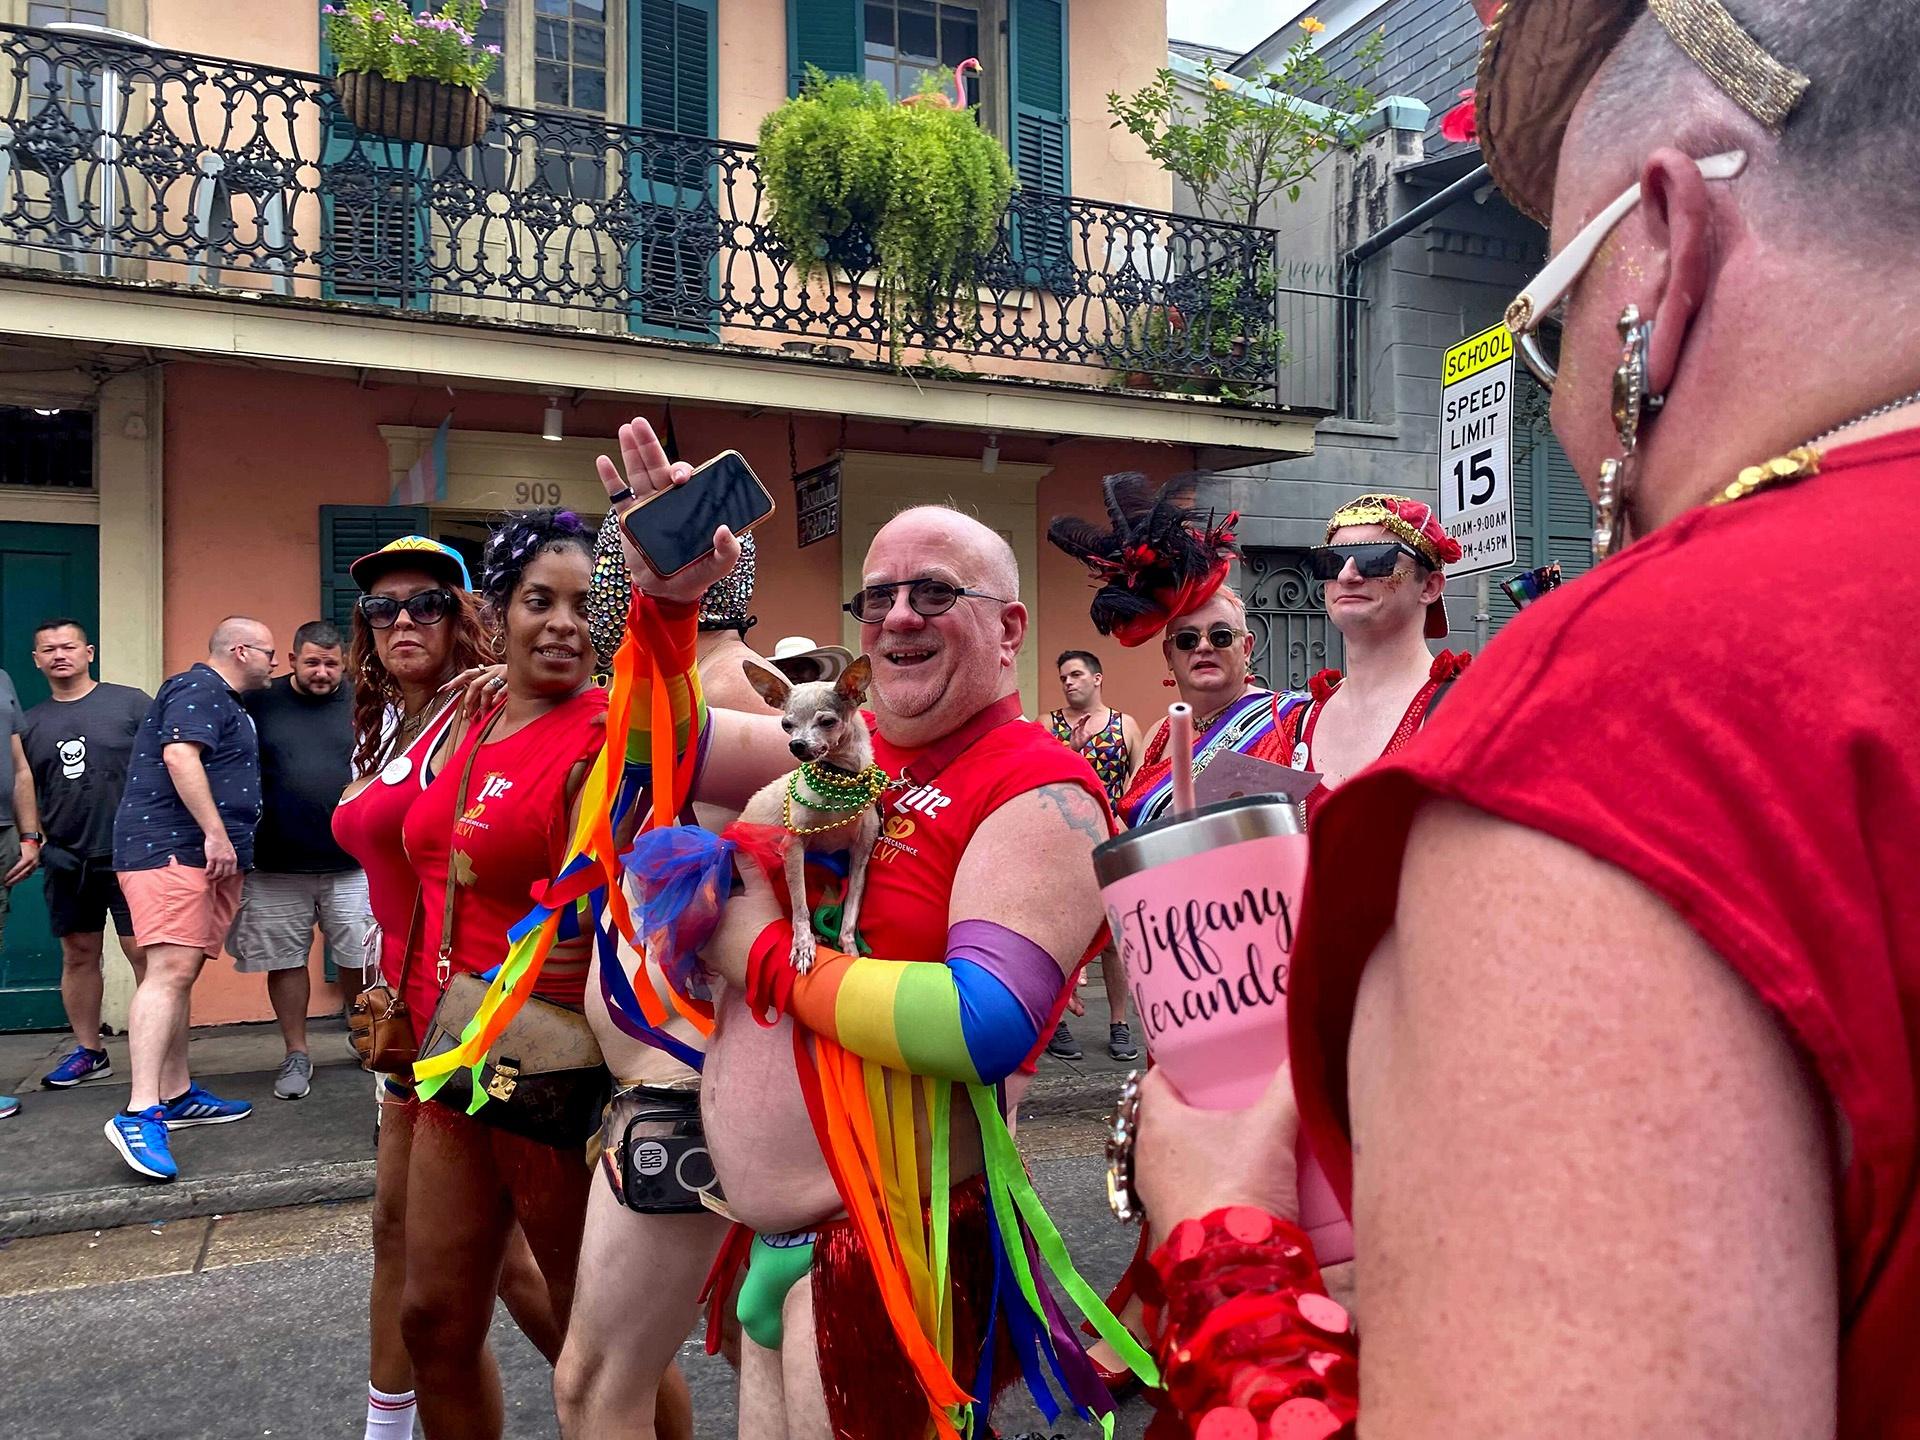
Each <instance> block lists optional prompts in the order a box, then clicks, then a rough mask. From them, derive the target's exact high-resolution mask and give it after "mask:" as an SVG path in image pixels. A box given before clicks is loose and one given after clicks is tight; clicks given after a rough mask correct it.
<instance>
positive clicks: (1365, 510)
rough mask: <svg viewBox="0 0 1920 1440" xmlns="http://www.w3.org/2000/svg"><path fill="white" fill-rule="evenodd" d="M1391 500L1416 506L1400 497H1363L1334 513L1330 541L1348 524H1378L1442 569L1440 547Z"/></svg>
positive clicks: (1328, 523) (1330, 525)
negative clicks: (1396, 508) (1394, 506)
mask: <svg viewBox="0 0 1920 1440" xmlns="http://www.w3.org/2000/svg"><path fill="white" fill-rule="evenodd" d="M1390 500H1397V501H1400V502H1401V503H1402V504H1409V505H1410V504H1415V503H1417V502H1415V501H1411V500H1407V499H1406V498H1405V497H1403V496H1399V495H1362V496H1361V497H1360V498H1359V499H1358V500H1355V501H1353V502H1352V503H1351V504H1348V505H1342V506H1341V507H1340V508H1339V509H1338V510H1336V511H1334V512H1333V518H1332V519H1330V520H1328V521H1327V539H1329V540H1331V539H1333V535H1334V532H1335V531H1336V530H1343V529H1345V528H1346V527H1347V526H1349V525H1379V526H1382V527H1384V528H1385V529H1386V531H1387V532H1388V533H1389V534H1391V535H1393V536H1395V537H1397V538H1398V539H1401V540H1404V541H1406V543H1407V544H1409V545H1411V546H1412V547H1413V548H1414V549H1416V550H1418V551H1419V552H1420V553H1421V554H1422V555H1424V556H1426V558H1427V562H1428V563H1429V564H1431V565H1432V566H1433V567H1434V568H1435V569H1439V568H1440V567H1441V566H1442V565H1443V564H1444V563H1445V562H1444V561H1442V560H1441V558H1440V551H1439V548H1438V547H1437V546H1436V545H1435V544H1434V543H1433V541H1432V540H1431V539H1429V538H1428V537H1427V536H1426V534H1425V533H1424V532H1423V531H1422V530H1421V529H1420V528H1419V527H1418V526H1416V525H1414V524H1412V523H1411V522H1410V521H1408V520H1407V519H1406V518H1405V517H1403V516H1402V515H1401V514H1400V512H1399V511H1398V510H1395V509H1394V508H1393V507H1392V506H1391V505H1389V504H1388V503H1387V502H1388V501H1390ZM1429 513H1431V512H1430V511H1429Z"/></svg>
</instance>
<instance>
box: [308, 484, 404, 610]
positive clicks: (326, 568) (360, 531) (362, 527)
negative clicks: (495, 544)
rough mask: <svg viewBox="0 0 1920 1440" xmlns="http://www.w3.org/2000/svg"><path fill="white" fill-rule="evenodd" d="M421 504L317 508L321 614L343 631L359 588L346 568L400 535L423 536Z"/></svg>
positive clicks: (328, 506) (327, 506) (324, 506)
mask: <svg viewBox="0 0 1920 1440" xmlns="http://www.w3.org/2000/svg"><path fill="white" fill-rule="evenodd" d="M426 530H427V510H426V507H425V506H424V505H322V506H321V507H320V613H321V614H322V615H323V616H325V617H326V618H327V619H329V620H331V621H333V623H334V624H336V625H338V626H339V627H340V629H341V631H342V632H343V633H344V632H345V631H346V630H347V626H348V624H349V623H350V622H351V621H352V619H353V602H354V598H355V597H356V596H357V595H359V593H360V587H359V586H358V585H356V584H354V583H353V576H351V575H349V574H348V573H347V567H348V566H349V565H351V564H353V562H354V561H356V560H358V559H359V558H360V557H361V556H362V555H366V554H369V553H370V552H372V551H375V550H378V549H379V548H380V547H381V546H382V545H384V544H386V543H387V542H388V541H389V540H398V539H399V538H400V537H401V536H402V535H424V534H425V533H426Z"/></svg>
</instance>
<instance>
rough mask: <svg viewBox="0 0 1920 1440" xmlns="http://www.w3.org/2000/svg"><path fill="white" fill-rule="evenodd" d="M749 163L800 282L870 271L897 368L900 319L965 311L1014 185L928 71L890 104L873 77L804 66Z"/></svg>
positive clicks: (994, 151)
mask: <svg viewBox="0 0 1920 1440" xmlns="http://www.w3.org/2000/svg"><path fill="white" fill-rule="evenodd" d="M759 167H760V180H761V184H762V186H763V187H764V189H765V192H766V196H767V203H768V208H769V211H770V217H769V223H770V224H771V226H772V229H773V233H774V237H775V239H776V240H777V241H778V242H779V244H780V246H781V248H783V249H784V250H785V251H786V252H787V254H788V255H789V256H790V257H791V259H792V260H793V263H794V264H795V265H796V266H797V267H798V268H799V270H800V273H801V274H802V276H810V275H813V274H816V273H819V272H821V271H824V270H830V269H831V270H837V271H839V272H840V273H842V274H844V275H846V276H847V277H848V278H853V277H855V276H858V275H861V274H864V273H866V272H867V271H872V272H873V274H874V276H875V279H876V280H877V282H878V285H879V290H880V297H881V304H882V306H883V308H884V311H885V313H886V317H887V329H888V338H889V340H890V342H891V345H892V350H893V356H894V359H895V361H896V362H897V361H898V360H899V356H900V350H901V344H902V332H903V329H904V325H905V322H906V320H907V318H909V317H916V318H924V317H930V316H932V315H935V314H937V313H938V311H939V310H940V309H941V308H942V307H944V306H949V305H961V306H962V308H964V309H968V310H970V309H971V306H972V290H973V287H974V284H975V281H976V278H977V276H978V273H979V267H980V262H981V260H982V258H983V257H984V256H985V255H986V254H987V253H988V252H989V251H990V250H992V249H993V247H994V246H995V244H996V243H998V241H999V238H1000V226H1001V221H1002V219H1003V217H1004V216H1005V215H1006V210H1007V203H1008V201H1009V200H1010V199H1011V198H1012V195H1013V185H1014V180H1013V169H1012V167H1011V166H1010V165H1009V164H1008V162H1007V156H1006V152H1005V151H1004V150H1002V149H1001V148H1000V145H999V142H998V141H996V140H995V139H994V138H993V137H992V136H991V135H988V134H987V133H986V132H985V131H984V130H982V129H981V128H980V126H979V124H978V123H977V122H976V121H975V119H974V116H973V112H972V111H971V110H970V109H962V108H960V107H959V106H957V105H956V104H954V103H953V102H952V101H951V100H949V99H947V97H946V96H945V95H944V93H943V92H942V90H941V88H940V80H939V78H938V77H935V76H929V77H928V79H927V80H926V82H925V83H924V84H923V86H922V91H921V94H920V95H918V96H914V97H912V103H896V102H895V101H893V100H892V99H890V98H889V97H888V95H887V92H886V91H885V90H884V89H882V88H881V87H880V86H879V85H878V84H876V83H875V82H873V81H870V80H857V79H853V78H850V77H844V76H843V77H837V78H834V79H828V78H827V77H826V76H824V75H822V74H821V73H820V72H819V71H818V70H812V71H809V73H808V77H807V83H806V85H805V87H804V88H803V89H802V90H801V93H800V94H799V95H797V96H795V97H794V98H793V99H791V100H789V101H787V103H786V104H784V105H782V106H781V107H780V108H779V109H778V110H775V111H774V112H773V113H772V114H771V115H769V116H767V118H766V119H765V120H764V121H763V122H762V123H761V126H760V151H759Z"/></svg>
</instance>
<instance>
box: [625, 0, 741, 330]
mask: <svg viewBox="0 0 1920 1440" xmlns="http://www.w3.org/2000/svg"><path fill="white" fill-rule="evenodd" d="M627 14H628V21H629V23H628V27H627V28H628V56H627V77H628V99H627V116H628V121H629V123H631V124H634V125H639V126H641V127H643V128H645V129H648V130H657V131H664V132H669V133H672V134H675V135H684V136H687V137H690V138H689V139H687V140H685V141H672V142H666V143H657V142H656V143H650V144H649V145H647V146H645V147H644V148H642V150H641V151H640V153H639V155H638V157H637V159H638V165H637V171H638V173H637V174H636V175H635V176H634V179H633V182H632V188H633V198H634V202H635V214H636V217H637V221H638V225H637V238H636V240H635V242H634V244H633V245H632V246H631V248H630V249H629V251H628V273H629V276H630V280H629V283H630V284H631V285H632V286H633V287H634V289H635V290H636V291H637V292H638V298H637V300H636V301H635V303H634V305H633V311H632V315H631V319H630V324H631V325H632V327H633V329H635V330H636V331H638V332H640V333H642V334H647V335H668V336H673V337H675V338H678V339H712V338H713V331H712V326H713V320H714V316H713V294H714V288H715V285H716V283H717V279H718V276H717V274H716V263H717V256H718V254H719V250H720V240H719V234H720V222H719V216H718V214H717V211H716V199H715V195H714V190H715V188H716V184H717V182H716V178H715V175H714V168H713V160H714V156H713V149H712V147H711V146H710V145H706V144H704V143H698V142H704V141H706V140H710V139H712V138H713V134H714V127H715V111H716V105H715V93H716V83H717V81H716V76H715V63H716V62H715V49H716V47H715V45H714V30H715V19H716V11H715V0H630V5H629V8H628V11H627Z"/></svg>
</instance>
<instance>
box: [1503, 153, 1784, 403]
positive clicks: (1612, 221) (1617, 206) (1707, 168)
mask: <svg viewBox="0 0 1920 1440" xmlns="http://www.w3.org/2000/svg"><path fill="white" fill-rule="evenodd" d="M1693 163H1694V164H1695V165H1696V166H1698V167H1699V169H1700V178H1701V179H1702V180H1731V179H1732V178H1733V177H1734V176H1736V175H1738V174H1739V173H1740V172H1741V171H1742V170H1744V169H1745V168H1746V165H1747V152H1746V151H1744V150H1728V151H1726V152H1725V153H1724V154H1720V155H1709V156H1707V158H1706V159H1704V160H1696V161H1694V162H1693ZM1639 203H1640V187H1639V185H1638V184H1635V185H1632V186H1629V187H1628V189H1627V191H1626V193H1625V194H1623V195H1621V196H1620V198H1619V199H1617V200H1615V201H1614V202H1613V203H1612V204H1611V205H1609V206H1607V208H1606V209H1604V210H1602V211H1601V212H1600V213H1599V214H1598V215H1596V216H1594V217H1593V219H1591V220H1589V221H1588V222H1587V223H1586V224H1585V225H1584V226H1582V227H1581V230H1580V233H1579V234H1578V235H1576V236H1574V237H1573V239H1571V240H1569V241H1568V242H1567V248H1566V249H1564V250H1562V251H1561V252H1560V253H1559V254H1558V255H1556V256H1554V257H1553V259H1551V260H1549V261H1548V262H1547V266H1546V269H1544V270H1542V271H1541V272H1540V273H1539V274H1538V275H1536V276H1534V277H1533V280H1532V281H1531V283H1529V284H1528V286H1527V288H1526V289H1524V290H1522V291H1521V292H1520V293H1519V294H1518V295H1516V296H1514V298H1513V303H1512V304H1510V305H1508V306H1507V314H1506V322H1507V329H1509V330H1510V331H1512V332H1513V338H1514V343H1515V344H1516V345H1517V346H1518V347H1519V350H1520V358H1521V359H1522V360H1524V361H1526V362H1527V369H1529V370H1531V371H1532V372H1533V373H1534V376H1535V377H1536V378H1537V379H1538V380H1539V381H1540V383H1541V384H1542V385H1544V386H1546V387H1547V389H1549V390H1551V389H1552V388H1553V381H1554V377H1555V376H1556V375H1557V374H1559V371H1560V316H1559V313H1558V312H1559V309H1560V307H1561V305H1562V304H1563V303H1565V301H1566V298H1567V292H1568V291H1569V290H1571V289H1573V285H1574V282H1575V281H1576V280H1578V279H1579V278H1580V277H1581V275H1583V274H1584V273H1585V272H1586V268H1587V266H1589V265H1591V264H1592V263H1593V257H1594V256H1596V255H1598V254H1599V253H1600V246H1601V244H1602V242H1604V241H1605V240H1606V238H1607V236H1608V234H1610V233H1611V232H1612V230H1613V227H1614V226H1616V225H1618V224H1619V223H1620V221H1621V220H1622V219H1624V218H1625V216H1626V214H1627V212H1628V211H1629V210H1631V209H1633V207H1634V206H1636V205H1638V204H1639Z"/></svg>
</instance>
